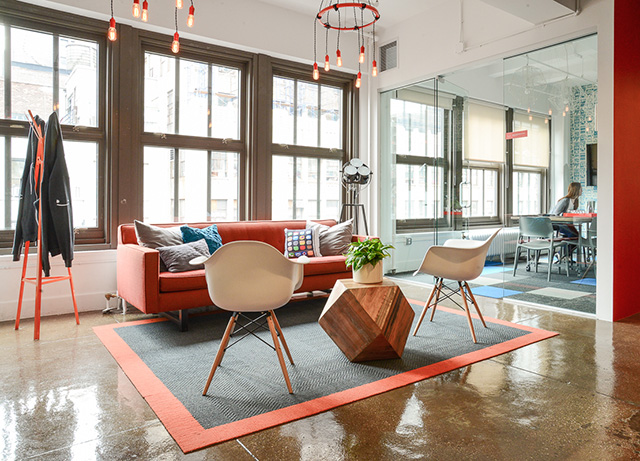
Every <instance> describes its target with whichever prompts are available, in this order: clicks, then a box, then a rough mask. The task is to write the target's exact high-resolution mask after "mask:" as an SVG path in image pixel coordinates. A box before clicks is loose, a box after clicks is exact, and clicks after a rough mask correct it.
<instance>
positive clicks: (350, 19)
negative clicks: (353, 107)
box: [313, 0, 380, 88]
mask: <svg viewBox="0 0 640 461" xmlns="http://www.w3.org/2000/svg"><path fill="white" fill-rule="evenodd" d="M379 19H380V13H379V12H378V10H377V9H376V7H374V6H373V5H372V4H371V1H370V0H368V1H366V2H360V3H354V2H340V1H337V0H322V1H321V2H320V7H319V8H318V13H317V14H316V21H314V24H313V79H314V80H318V79H319V78H320V70H319V69H318V59H317V53H318V46H317V35H318V23H319V24H320V25H321V26H322V27H324V29H325V57H324V70H325V72H329V70H330V69H331V64H330V63H329V30H335V31H336V32H337V33H336V36H337V38H336V66H338V67H342V53H341V51H340V33H341V32H342V31H353V32H356V33H357V34H358V51H359V54H358V76H357V78H356V88H360V84H361V82H362V73H361V72H360V66H361V64H364V61H365V47H364V41H365V40H364V32H363V29H365V28H367V27H371V28H372V34H373V50H372V51H373V53H372V55H373V59H372V67H371V76H372V77H375V76H376V75H378V65H377V63H376V57H375V56H376V22H378V20H379Z"/></svg>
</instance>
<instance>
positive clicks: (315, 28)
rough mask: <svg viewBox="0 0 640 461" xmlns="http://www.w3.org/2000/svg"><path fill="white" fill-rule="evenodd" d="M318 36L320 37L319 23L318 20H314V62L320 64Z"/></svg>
mask: <svg viewBox="0 0 640 461" xmlns="http://www.w3.org/2000/svg"><path fill="white" fill-rule="evenodd" d="M317 35H318V21H317V20H316V18H313V62H318V59H317V58H318V55H317V42H318V39H317Z"/></svg>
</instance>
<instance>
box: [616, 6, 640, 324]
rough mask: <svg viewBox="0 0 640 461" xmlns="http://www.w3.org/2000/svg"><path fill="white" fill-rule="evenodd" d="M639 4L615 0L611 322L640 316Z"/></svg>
mask: <svg viewBox="0 0 640 461" xmlns="http://www.w3.org/2000/svg"><path fill="white" fill-rule="evenodd" d="M638 21H640V2H638V1H637V0H615V4H614V59H613V72H614V75H613V78H614V88H613V151H614V156H613V162H614V163H613V181H614V184H613V320H620V319H622V318H624V317H628V316H630V315H633V314H637V313H640V299H639V298H638V295H637V293H636V287H637V286H638V284H639V283H640V246H639V245H637V244H636V243H635V242H636V241H637V240H638V235H640V234H639V233H640V200H639V199H638V193H639V191H640V130H639V126H638V115H639V114H640V33H639V32H638V23H639V22H638Z"/></svg>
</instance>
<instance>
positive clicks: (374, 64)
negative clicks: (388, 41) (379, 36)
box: [371, 22, 378, 77]
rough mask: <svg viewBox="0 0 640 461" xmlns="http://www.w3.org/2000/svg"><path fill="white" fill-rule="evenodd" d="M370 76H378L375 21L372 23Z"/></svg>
mask: <svg viewBox="0 0 640 461" xmlns="http://www.w3.org/2000/svg"><path fill="white" fill-rule="evenodd" d="M371 76H372V77H377V76H378V63H377V62H376V23H375V22H374V23H373V62H372V63H371Z"/></svg>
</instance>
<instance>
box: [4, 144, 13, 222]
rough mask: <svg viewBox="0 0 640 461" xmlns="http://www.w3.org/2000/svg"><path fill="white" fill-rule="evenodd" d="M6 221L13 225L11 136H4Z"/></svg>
mask: <svg viewBox="0 0 640 461" xmlns="http://www.w3.org/2000/svg"><path fill="white" fill-rule="evenodd" d="M3 194H4V222H5V228H6V229H9V228H10V227H11V137H10V136H5V138H4V191H3Z"/></svg>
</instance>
